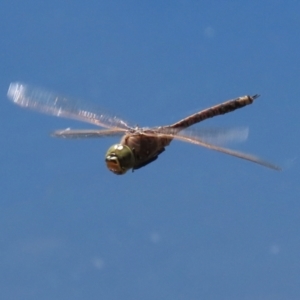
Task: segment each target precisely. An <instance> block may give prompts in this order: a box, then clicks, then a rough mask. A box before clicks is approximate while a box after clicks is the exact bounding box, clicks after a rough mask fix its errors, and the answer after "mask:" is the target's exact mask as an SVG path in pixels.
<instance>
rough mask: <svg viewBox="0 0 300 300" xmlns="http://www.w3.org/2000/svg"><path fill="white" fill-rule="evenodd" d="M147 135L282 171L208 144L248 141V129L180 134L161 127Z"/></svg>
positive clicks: (252, 157) (252, 156)
mask: <svg viewBox="0 0 300 300" xmlns="http://www.w3.org/2000/svg"><path fill="white" fill-rule="evenodd" d="M146 134H147V135H151V136H157V135H158V136H160V137H165V138H170V139H177V140H180V141H183V142H187V143H191V144H195V145H198V146H202V147H205V148H208V149H211V150H215V151H218V152H222V153H225V154H228V155H231V156H235V157H238V158H242V159H245V160H248V161H251V162H254V163H257V164H259V165H262V166H264V167H267V168H270V169H273V170H276V171H280V170H281V168H280V167H278V166H276V165H274V164H272V163H270V162H267V161H265V160H263V159H261V158H259V157H257V156H254V155H251V154H247V153H243V152H239V151H235V150H231V149H228V148H223V147H220V146H217V145H214V144H211V143H210V142H207V141H208V140H210V141H214V142H217V143H224V142H227V141H242V140H245V139H247V137H248V129H247V128H244V129H242V128H240V129H238V128H236V129H230V130H228V129H212V130H207V129H204V130H202V129H196V130H184V131H181V132H180V133H178V132H175V133H173V132H172V129H170V128H168V127H161V128H157V133H153V134H152V133H148V132H147V133H146Z"/></svg>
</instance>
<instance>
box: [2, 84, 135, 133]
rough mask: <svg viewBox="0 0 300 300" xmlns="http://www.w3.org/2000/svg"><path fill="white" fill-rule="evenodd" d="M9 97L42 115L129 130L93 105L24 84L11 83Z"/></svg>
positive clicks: (119, 120) (126, 126) (124, 123)
mask: <svg viewBox="0 0 300 300" xmlns="http://www.w3.org/2000/svg"><path fill="white" fill-rule="evenodd" d="M7 96H8V98H10V99H11V100H12V101H13V102H14V103H15V104H18V105H20V106H22V107H24V108H29V109H32V110H35V111H38V112H41V113H45V114H49V115H53V116H57V117H65V118H69V119H74V120H78V121H83V122H87V123H91V124H94V125H98V126H102V127H106V128H114V129H119V130H120V131H125V130H128V129H129V126H128V125H127V123H126V122H124V121H123V120H121V119H119V118H117V117H111V116H109V115H108V114H105V113H104V112H103V111H102V110H101V109H98V108H96V107H95V108H93V105H88V104H85V103H84V102H82V101H78V100H74V99H70V98H66V97H64V96H59V95H56V94H55V93H52V92H49V91H46V90H43V89H40V88H36V87H32V86H30V85H26V84H23V83H19V82H14V83H11V84H10V86H9V89H8V92H7Z"/></svg>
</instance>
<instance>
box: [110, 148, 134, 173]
mask: <svg viewBox="0 0 300 300" xmlns="http://www.w3.org/2000/svg"><path fill="white" fill-rule="evenodd" d="M105 162H106V166H107V168H108V169H109V170H110V171H112V172H113V173H115V174H117V175H122V174H125V173H126V172H127V171H128V170H130V169H132V168H133V167H134V162H135V159H134V155H133V152H132V150H131V149H130V148H129V147H128V146H126V145H122V144H116V145H113V146H111V147H110V148H109V149H108V150H107V152H106V155H105Z"/></svg>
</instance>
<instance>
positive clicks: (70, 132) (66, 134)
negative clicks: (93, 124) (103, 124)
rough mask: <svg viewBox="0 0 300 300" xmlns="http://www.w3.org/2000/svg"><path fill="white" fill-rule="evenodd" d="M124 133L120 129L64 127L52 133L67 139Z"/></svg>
mask: <svg viewBox="0 0 300 300" xmlns="http://www.w3.org/2000/svg"><path fill="white" fill-rule="evenodd" d="M123 133H124V131H121V130H120V129H104V130H99V129H95V130H90V129H87V130H80V129H78V130H77V129H70V128H67V129H64V130H57V131H54V132H53V133H52V136H54V137H59V138H66V139H84V138H99V137H107V136H120V135H122V134H123Z"/></svg>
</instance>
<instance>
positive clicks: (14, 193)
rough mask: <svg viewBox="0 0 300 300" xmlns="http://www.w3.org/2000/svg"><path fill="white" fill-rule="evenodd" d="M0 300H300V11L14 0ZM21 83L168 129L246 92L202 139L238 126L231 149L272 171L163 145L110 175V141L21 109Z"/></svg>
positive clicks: (7, 41) (5, 10)
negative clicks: (14, 92)
mask: <svg viewBox="0 0 300 300" xmlns="http://www.w3.org/2000/svg"><path fill="white" fill-rule="evenodd" d="M0 39H1V51H0V65H1V68H0V79H1V80H0V95H1V102H0V103H1V106H0V114H1V124H2V126H1V127H0V133H1V136H2V139H1V150H0V164H1V168H0V182H1V184H0V188H1V193H0V195H1V197H0V224H1V230H0V298H1V299H5V300H19V299H20V300H21V299H22V300H23V299H39V300H50V299H56V300H62V299H67V300H69V299H91V300H93V299H103V300H106V299H107V300H115V299H123V300H127V299H128V300H135V299H136V300H140V299H143V300H150V299H164V300H169V299H170V300H171V299H172V300H179V299H180V300H190V299H191V300H194V299H195V300H196V299H209V300H229V299H230V300H283V299H284V300H299V299H300V284H299V283H300V218H299V214H300V201H299V200H300V188H299V181H300V175H299V160H298V156H299V154H298V153H299V129H300V122H299V111H300V102H299V94H300V85H299V80H300V64H299V53H300V2H299V1H256V0H254V1H251V2H250V1H247V2H246V1H244V2H243V1H192V0H190V1H189V0H186V1H184V0H182V1H179V0H174V1H136V0H129V1H120V0H115V1H114V0H113V1H101V0H97V1H93V0H92V1H76V0H75V1H58V0H52V1H44V2H42V1H40V2H38V1H32V0H28V1H18V0H10V1H8V0H3V1H2V2H1V10H0ZM14 81H21V82H25V83H29V84H34V85H36V86H41V87H44V88H47V89H48V90H51V91H57V92H59V93H61V94H65V95H69V96H72V97H75V98H79V99H83V100H86V101H88V102H93V103H97V104H98V105H100V106H101V107H104V108H105V109H107V110H108V111H112V112H113V113H116V114H117V115H118V116H121V117H123V118H124V119H125V120H128V121H130V122H131V123H132V124H138V125H140V126H156V125H165V124H171V123H173V122H175V121H177V120H179V119H181V118H183V117H185V116H187V115H189V114H191V113H194V112H197V111H199V110H201V109H204V108H207V107H209V106H211V105H214V104H217V103H220V102H223V101H225V100H228V99H231V98H234V97H237V96H242V95H245V94H250V95H251V94H256V93H259V94H261V97H260V98H259V99H258V100H257V101H256V102H255V103H254V104H253V105H251V106H248V107H246V108H243V109H241V110H238V111H236V112H233V113H230V114H228V115H226V116H220V117H216V118H213V119H211V120H208V121H205V122H204V123H203V124H201V125H199V126H201V127H204V128H205V127H208V128H209V127H221V128H222V127H228V126H229V127H230V126H237V127H239V126H247V127H249V130H250V134H249V138H248V140H247V141H246V142H244V143H241V144H233V145H232V148H234V149H238V150H241V151H245V152H248V153H253V154H257V155H259V156H261V157H263V158H266V159H268V160H270V161H272V162H274V163H277V164H279V165H280V166H282V167H283V169H284V170H283V171H282V172H276V171H273V170H269V169H267V168H264V167H260V166H258V165H256V164H251V163H249V162H246V161H243V160H240V159H237V158H233V157H229V156H227V155H223V154H220V153H215V152H213V151H209V150H207V149H203V148H200V147H197V146H194V145H189V144H186V143H181V142H174V143H172V145H171V146H170V147H168V149H167V151H166V152H165V153H163V154H162V155H161V156H160V157H159V159H158V160H157V161H156V162H154V163H152V164H150V165H149V166H147V167H145V168H142V169H140V170H137V171H136V172H134V173H132V172H128V174H126V175H124V176H116V175H114V174H113V173H111V172H109V171H108V170H107V169H106V167H105V164H104V155H105V152H106V150H107V148H108V147H109V146H110V145H111V144H113V143H116V142H117V141H118V139H115V138H105V139H97V140H96V139H92V140H71V141H68V140H60V139H54V138H51V137H50V135H49V133H50V132H51V131H53V130H55V129H61V128H66V127H72V128H93V127H92V126H89V125H87V124H82V123H79V122H75V121H72V120H66V119H60V118H55V117H51V116H46V115H42V114H37V113H35V112H31V111H26V110H24V109H21V108H19V107H17V106H15V105H13V104H12V103H11V102H10V101H9V100H8V99H7V97H6V93H7V89H8V86H9V84H10V82H14Z"/></svg>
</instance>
